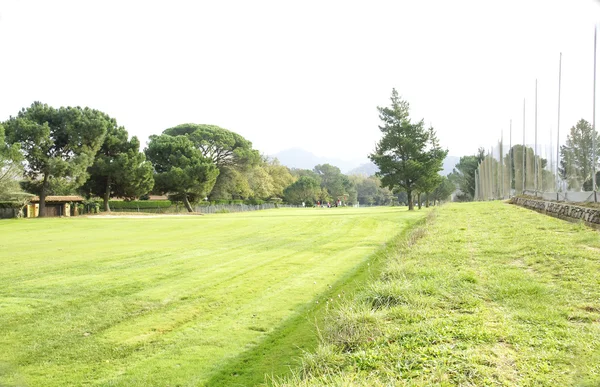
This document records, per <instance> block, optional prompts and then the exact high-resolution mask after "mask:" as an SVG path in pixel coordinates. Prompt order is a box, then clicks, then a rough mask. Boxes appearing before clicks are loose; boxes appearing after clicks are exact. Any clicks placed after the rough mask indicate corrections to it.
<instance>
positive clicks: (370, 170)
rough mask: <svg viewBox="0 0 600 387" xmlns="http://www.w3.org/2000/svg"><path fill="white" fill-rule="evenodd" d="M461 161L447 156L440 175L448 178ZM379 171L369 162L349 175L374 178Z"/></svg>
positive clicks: (458, 158)
mask: <svg viewBox="0 0 600 387" xmlns="http://www.w3.org/2000/svg"><path fill="white" fill-rule="evenodd" d="M459 160H460V157H456V156H447V157H446V158H445V159H444V163H443V164H442V167H443V169H442V170H441V171H440V175H442V176H447V175H448V174H449V173H450V172H452V170H453V169H454V166H455V165H456V164H458V161H459ZM378 171H379V168H377V165H375V164H373V163H372V162H368V163H365V164H361V165H359V166H358V167H356V168H354V169H352V170H350V171H349V172H348V175H363V176H373V175H374V174H375V173H376V172H378Z"/></svg>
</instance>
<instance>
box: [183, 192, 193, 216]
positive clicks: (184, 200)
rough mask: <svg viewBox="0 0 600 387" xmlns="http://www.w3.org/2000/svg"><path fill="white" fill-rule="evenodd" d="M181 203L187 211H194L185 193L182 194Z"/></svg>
mask: <svg viewBox="0 0 600 387" xmlns="http://www.w3.org/2000/svg"><path fill="white" fill-rule="evenodd" d="M183 204H184V205H185V208H186V209H187V210H188V212H194V209H193V208H192V205H191V204H190V201H189V200H188V198H187V195H183Z"/></svg>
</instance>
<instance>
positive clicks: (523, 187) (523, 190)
mask: <svg viewBox="0 0 600 387" xmlns="http://www.w3.org/2000/svg"><path fill="white" fill-rule="evenodd" d="M521 188H522V190H521V195H522V194H524V193H525V98H523V186H522V187H521Z"/></svg>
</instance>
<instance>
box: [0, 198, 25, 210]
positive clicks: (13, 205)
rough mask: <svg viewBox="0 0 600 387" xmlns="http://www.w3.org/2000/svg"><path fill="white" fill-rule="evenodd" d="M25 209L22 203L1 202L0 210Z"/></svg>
mask: <svg viewBox="0 0 600 387" xmlns="http://www.w3.org/2000/svg"><path fill="white" fill-rule="evenodd" d="M21 207H23V203H21V202H11V201H1V200H0V208H17V209H19V208H21Z"/></svg>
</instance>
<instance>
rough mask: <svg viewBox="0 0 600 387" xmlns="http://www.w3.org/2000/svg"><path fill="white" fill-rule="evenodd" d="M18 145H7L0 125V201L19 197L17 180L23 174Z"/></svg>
mask: <svg viewBox="0 0 600 387" xmlns="http://www.w3.org/2000/svg"><path fill="white" fill-rule="evenodd" d="M19 147H20V145H19V144H13V145H8V144H7V143H6V141H5V135H4V127H3V126H2V125H0V200H9V199H11V198H13V197H14V196H15V195H20V194H21V192H20V191H21V190H20V188H19V178H20V177H21V176H22V174H23V167H22V165H21V164H20V161H21V160H22V157H21V154H20V153H19Z"/></svg>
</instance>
